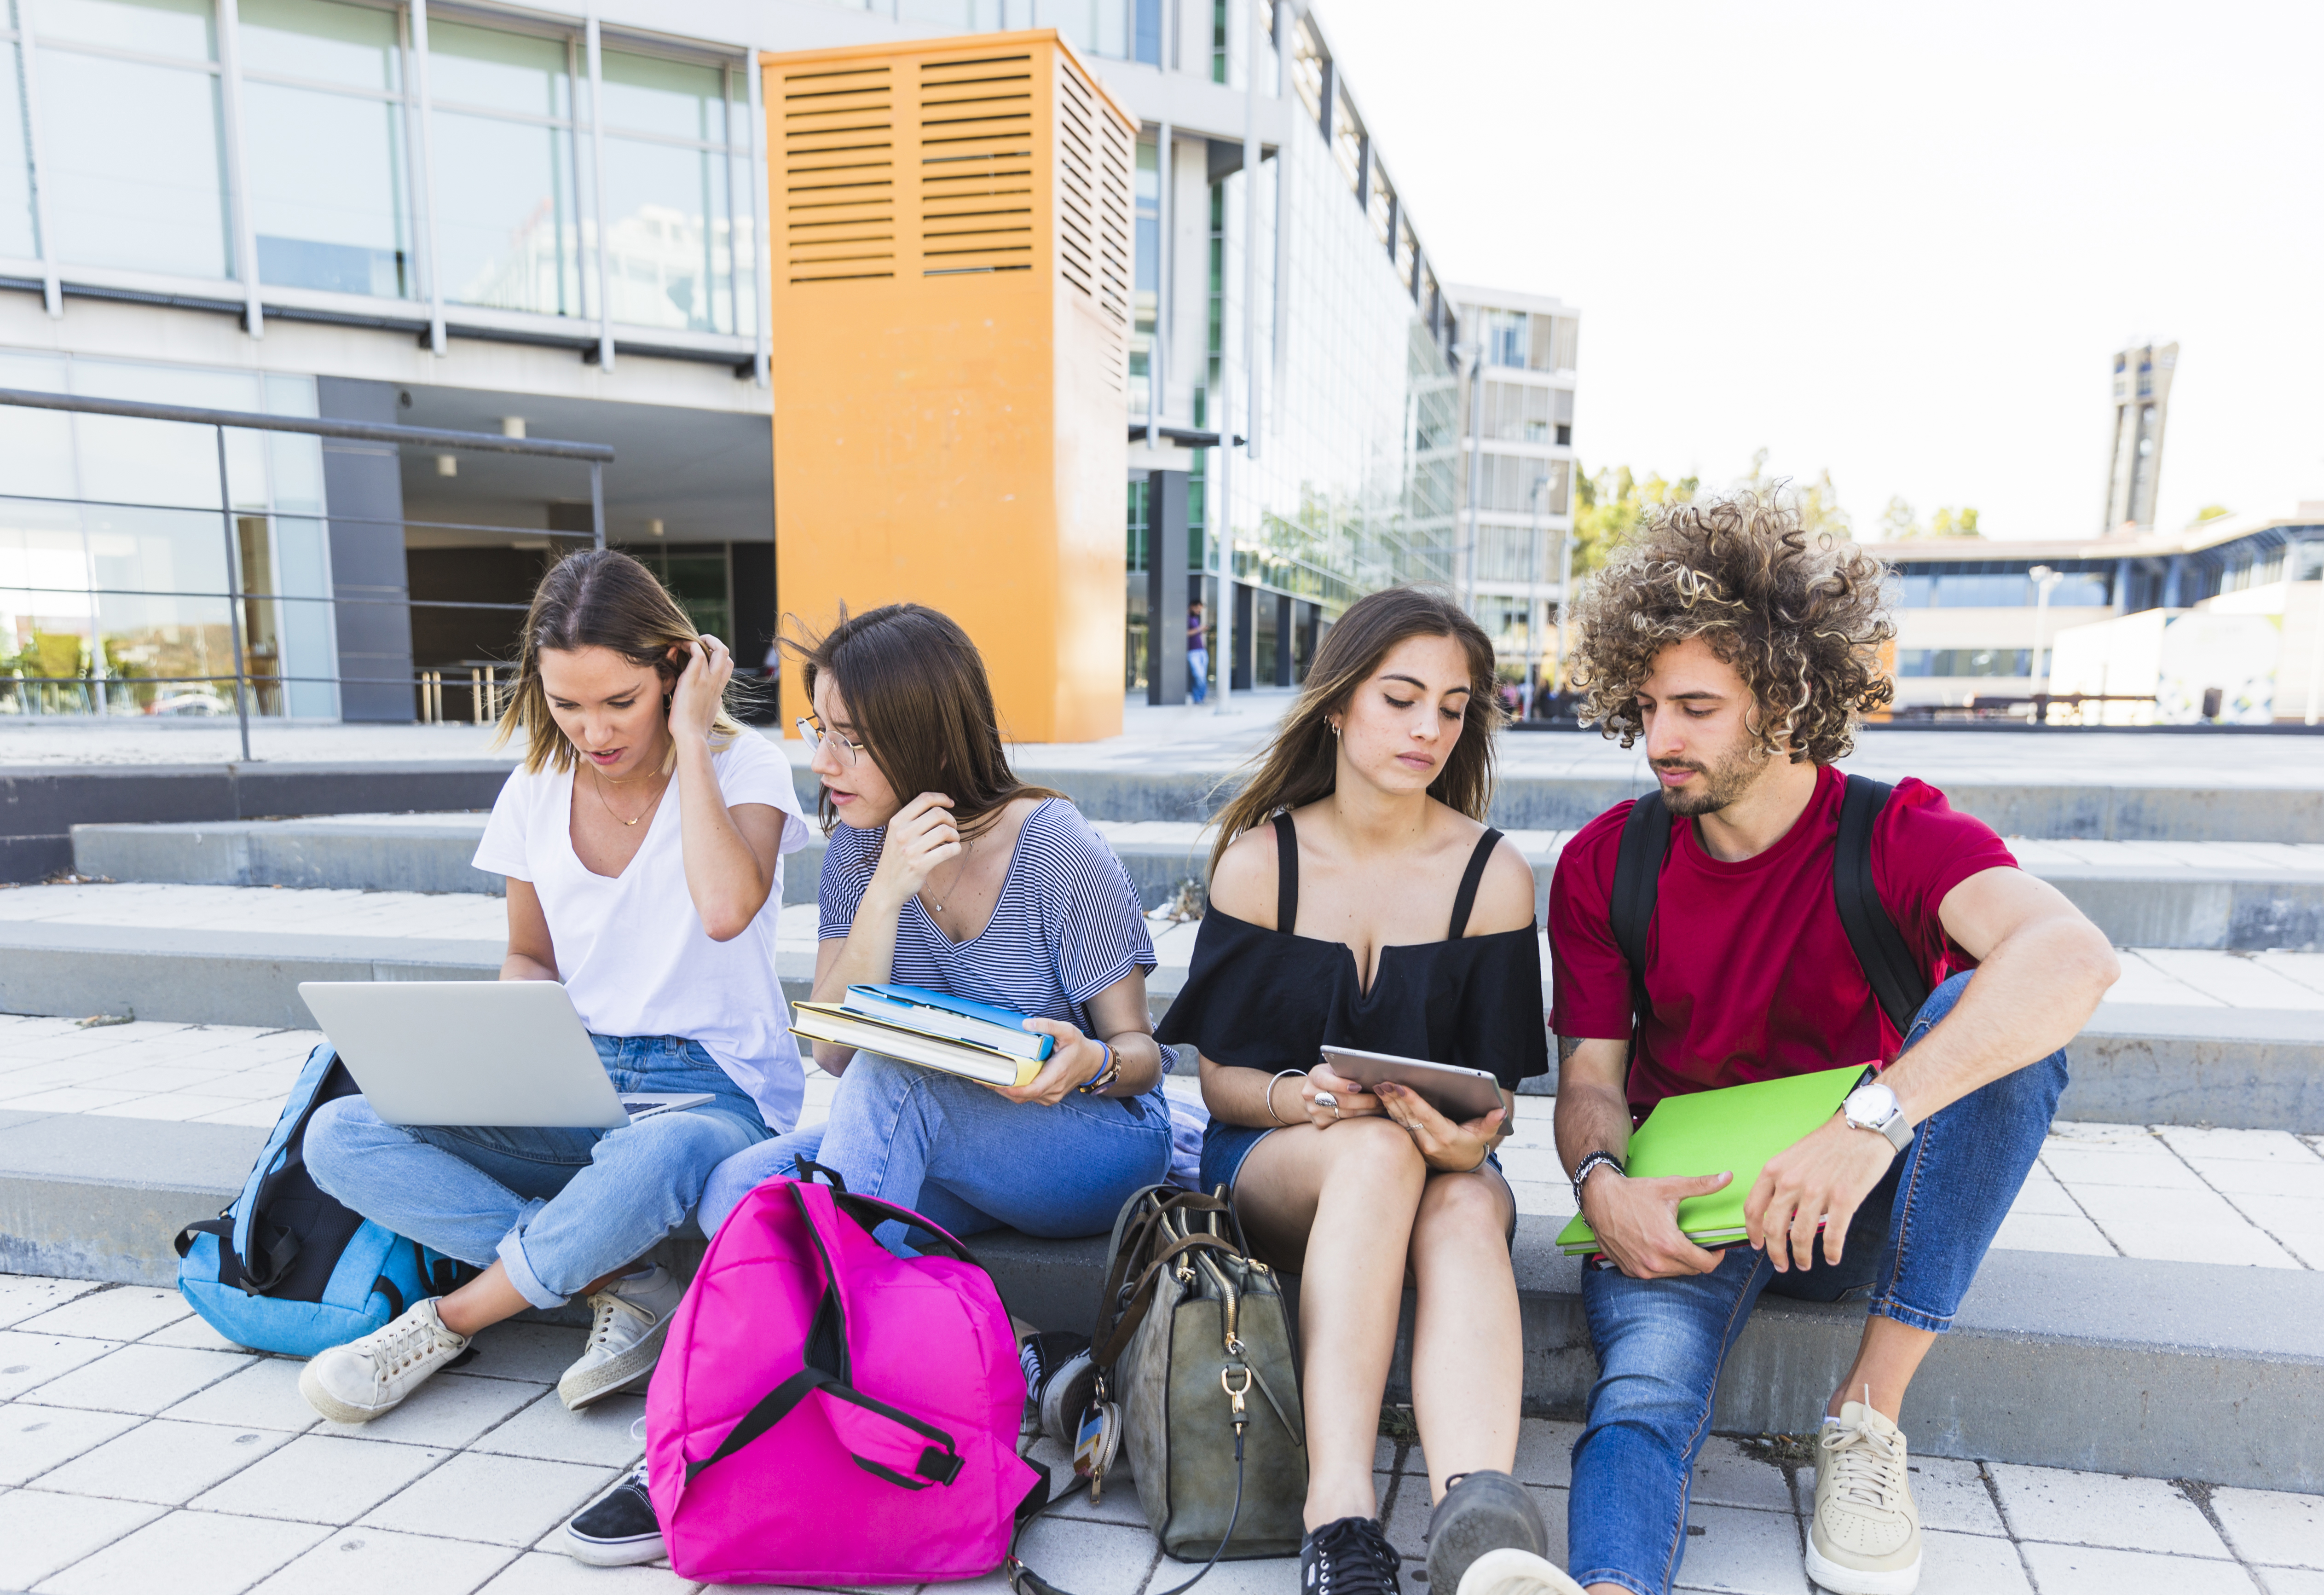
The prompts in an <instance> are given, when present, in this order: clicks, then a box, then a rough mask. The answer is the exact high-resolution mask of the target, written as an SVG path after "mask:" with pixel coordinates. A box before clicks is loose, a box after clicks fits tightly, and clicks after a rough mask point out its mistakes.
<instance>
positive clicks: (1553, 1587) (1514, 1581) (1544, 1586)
mask: <svg viewBox="0 0 2324 1595" xmlns="http://www.w3.org/2000/svg"><path fill="white" fill-rule="evenodd" d="M1431 1587H1432V1588H1434V1586H1431ZM1456 1595H1582V1586H1581V1585H1579V1584H1577V1583H1575V1582H1574V1581H1572V1579H1570V1578H1568V1577H1566V1576H1565V1574H1564V1572H1562V1571H1561V1570H1560V1569H1559V1568H1558V1566H1557V1564H1556V1563H1554V1562H1551V1561H1550V1560H1549V1559H1548V1558H1546V1557H1543V1556H1536V1555H1535V1554H1533V1553H1532V1552H1530V1551H1515V1550H1499V1551H1488V1552H1486V1553H1485V1554H1483V1555H1482V1556H1480V1557H1478V1558H1477V1560H1476V1561H1474V1562H1471V1563H1469V1571H1468V1572H1464V1573H1462V1575H1461V1588H1460V1589H1459V1590H1458V1591H1457V1592H1456Z"/></svg>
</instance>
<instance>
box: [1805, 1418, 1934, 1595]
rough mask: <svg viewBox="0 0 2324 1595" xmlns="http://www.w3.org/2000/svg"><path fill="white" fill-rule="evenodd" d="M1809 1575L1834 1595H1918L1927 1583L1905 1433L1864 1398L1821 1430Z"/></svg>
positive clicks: (1828, 1421) (1829, 1420)
mask: <svg viewBox="0 0 2324 1595" xmlns="http://www.w3.org/2000/svg"><path fill="white" fill-rule="evenodd" d="M1807 1567H1808V1577H1810V1578H1812V1579H1813V1580H1814V1581H1816V1582H1817V1583H1819V1584H1821V1585H1822V1586H1823V1587H1824V1588H1825V1589H1827V1590H1831V1592H1832V1595H1913V1591H1914V1590H1917V1589H1919V1588H1920V1584H1921V1513H1920V1508H1919V1507H1915V1506H1914V1504H1913V1490H1912V1487H1911V1486H1910V1485H1909V1484H1908V1483H1906V1481H1905V1478H1904V1434H1903V1433H1902V1432H1901V1431H1899V1430H1898V1429H1897V1427H1896V1425H1895V1424H1892V1423H1890V1422H1889V1421H1888V1420H1887V1419H1886V1418H1884V1417H1882V1416H1881V1415H1879V1414H1878V1413H1877V1412H1875V1411H1874V1410H1873V1409H1872V1408H1871V1407H1869V1406H1866V1405H1865V1404H1863V1403H1862V1402H1860V1401H1851V1402H1849V1403H1848V1404H1847V1405H1846V1406H1842V1407H1841V1408H1840V1416H1839V1418H1838V1419H1837V1420H1834V1419H1831V1418H1826V1419H1825V1420H1824V1424H1823V1432H1822V1433H1821V1434H1818V1435H1817V1436H1816V1488H1815V1517H1814V1520H1813V1521H1812V1523H1810V1524H1809V1526H1808V1554H1807Z"/></svg>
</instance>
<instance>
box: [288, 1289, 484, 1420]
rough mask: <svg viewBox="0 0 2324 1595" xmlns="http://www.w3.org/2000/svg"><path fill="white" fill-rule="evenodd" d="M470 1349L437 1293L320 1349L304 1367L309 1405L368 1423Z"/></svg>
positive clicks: (303, 1380)
mask: <svg viewBox="0 0 2324 1595" xmlns="http://www.w3.org/2000/svg"><path fill="white" fill-rule="evenodd" d="M467 1349H468V1337H467V1336H466V1335H464V1334H454V1333H453V1332H451V1331H450V1330H448V1329H447V1328H445V1327H444V1320H443V1319H442V1318H440V1317H438V1315H437V1312H436V1298H435V1297H433V1296H430V1297H429V1298H428V1300H426V1301H424V1302H421V1303H420V1304H419V1305H416V1306H414V1307H412V1308H410V1310H409V1311H407V1312H406V1313H405V1314H403V1316H402V1317H401V1318H398V1319H396V1320H395V1321H394V1322H393V1323H390V1324H388V1325H387V1327H386V1328H384V1329H375V1330H374V1331H372V1332H371V1333H369V1334H367V1335H365V1336H364V1337H363V1338H362V1339H361V1340H356V1341H348V1342H347V1343H346V1345H344V1346H333V1347H332V1348H331V1349H330V1350H329V1351H322V1352H318V1353H317V1354H316V1355H315V1356H314V1357H312V1358H310V1359H309V1360H308V1362H307V1366H306V1367H305V1368H302V1369H300V1370H299V1394H300V1395H301V1396H304V1397H306V1398H307V1405H308V1406H311V1407H313V1408H314V1409H315V1410H316V1411H317V1412H319V1413H321V1414H322V1415H324V1416H325V1417H327V1418H333V1419H336V1420H337V1421H338V1422H340V1423H342V1424H367V1423H369V1422H371V1420H372V1419H374V1418H375V1417H377V1416H379V1415H381V1414H382V1413H386V1412H392V1411H394V1410H395V1409H396V1408H397V1407H398V1406H401V1405H402V1404H403V1398H404V1397H407V1396H409V1395H410V1394H411V1392H412V1391H414V1390H416V1389H418V1388H420V1384H421V1382H422V1381H423V1380H425V1379H426V1378H428V1376H429V1374H431V1373H434V1372H435V1371H436V1370H437V1369H439V1368H441V1367H443V1366H444V1365H445V1364H446V1363H447V1362H449V1361H451V1360H452V1359H453V1358H455V1357H457V1356H458V1355H459V1354H460V1353H461V1352H463V1351H466V1350H467Z"/></svg>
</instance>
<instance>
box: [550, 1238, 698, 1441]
mask: <svg viewBox="0 0 2324 1595" xmlns="http://www.w3.org/2000/svg"><path fill="white" fill-rule="evenodd" d="M685 1297H686V1286H683V1285H681V1284H679V1283H678V1276H677V1275H675V1274H673V1273H671V1272H670V1271H669V1269H668V1268H663V1267H662V1266H661V1265H660V1264H659V1263H656V1264H655V1265H654V1266H653V1268H652V1269H651V1270H650V1272H648V1273H644V1274H641V1275H640V1276H638V1277H636V1278H635V1279H616V1280H614V1281H613V1284H611V1285H609V1286H606V1287H605V1288H604V1289H603V1290H601V1291H599V1292H597V1293H596V1294H595V1295H592V1296H591V1297H590V1298H589V1310H590V1314H591V1317H590V1321H589V1345H588V1348H587V1349H586V1351H583V1352H582V1353H581V1360H579V1361H578V1362H576V1363H575V1364H574V1365H573V1366H572V1367H570V1368H568V1369H566V1370H565V1377H564V1378H560V1379H558V1381H557V1394H558V1396H559V1397H563V1398H564V1402H565V1405H566V1406H567V1407H569V1408H571V1409H572V1410H573V1411H575V1412H579V1411H580V1410H581V1409H582V1408H583V1407H585V1406H588V1405H590V1403H592V1402H595V1401H603V1400H604V1398H605V1397H608V1396H611V1395H612V1394H613V1393H614V1392H615V1391H616V1390H619V1389H620V1388H622V1386H623V1385H626V1384H628V1383H629V1382H630V1381H631V1380H632V1379H634V1378H639V1377H641V1375H644V1374H649V1373H651V1372H652V1371H653V1366H654V1364H655V1363H657V1362H659V1361H660V1360H661V1345H662V1341H664V1340H666V1339H667V1338H668V1337H669V1319H670V1314H673V1313H675V1312H677V1311H678V1303H679V1302H680V1301H682V1300H684V1299H685Z"/></svg>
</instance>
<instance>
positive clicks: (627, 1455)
mask: <svg viewBox="0 0 2324 1595" xmlns="http://www.w3.org/2000/svg"><path fill="white" fill-rule="evenodd" d="M645 1411H646V1398H645V1397H642V1396H609V1397H606V1398H605V1399H604V1400H603V1401H600V1402H598V1403H597V1404H596V1405H595V1406H589V1407H584V1408H583V1409H582V1410H581V1411H579V1412H567V1410H566V1409H565V1403H564V1402H562V1401H560V1400H558V1397H557V1392H555V1391H554V1390H545V1391H543V1392H542V1393H541V1394H540V1395H539V1397H537V1398H536V1399H535V1400H534V1402H533V1404H532V1405H531V1406H528V1407H526V1408H525V1409H524V1410H523V1411H521V1412H520V1413H518V1414H517V1415H515V1416H514V1417H512V1418H511V1419H509V1421H508V1422H506V1423H504V1424H502V1425H501V1426H500V1427H498V1428H497V1429H493V1430H491V1431H490V1432H488V1433H487V1434H484V1436H483V1437H482V1438H481V1439H478V1440H477V1441H475V1443H472V1444H471V1445H470V1446H469V1447H468V1449H469V1450H470V1451H472V1452H484V1453H485V1454H488V1455H493V1456H512V1457H536V1458H539V1459H540V1460H541V1461H551V1462H586V1463H587V1464H588V1465H590V1466H591V1467H595V1468H618V1467H621V1466H622V1465H623V1464H624V1463H627V1462H633V1461H637V1460H638V1458H639V1457H640V1456H641V1455H642V1454H643V1453H644V1452H645V1448H646V1444H645V1442H644V1441H642V1440H633V1439H632V1438H631V1437H630V1428H631V1425H632V1424H634V1423H636V1421H637V1420H638V1419H640V1418H641V1417H643V1416H644V1415H645Z"/></svg>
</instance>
